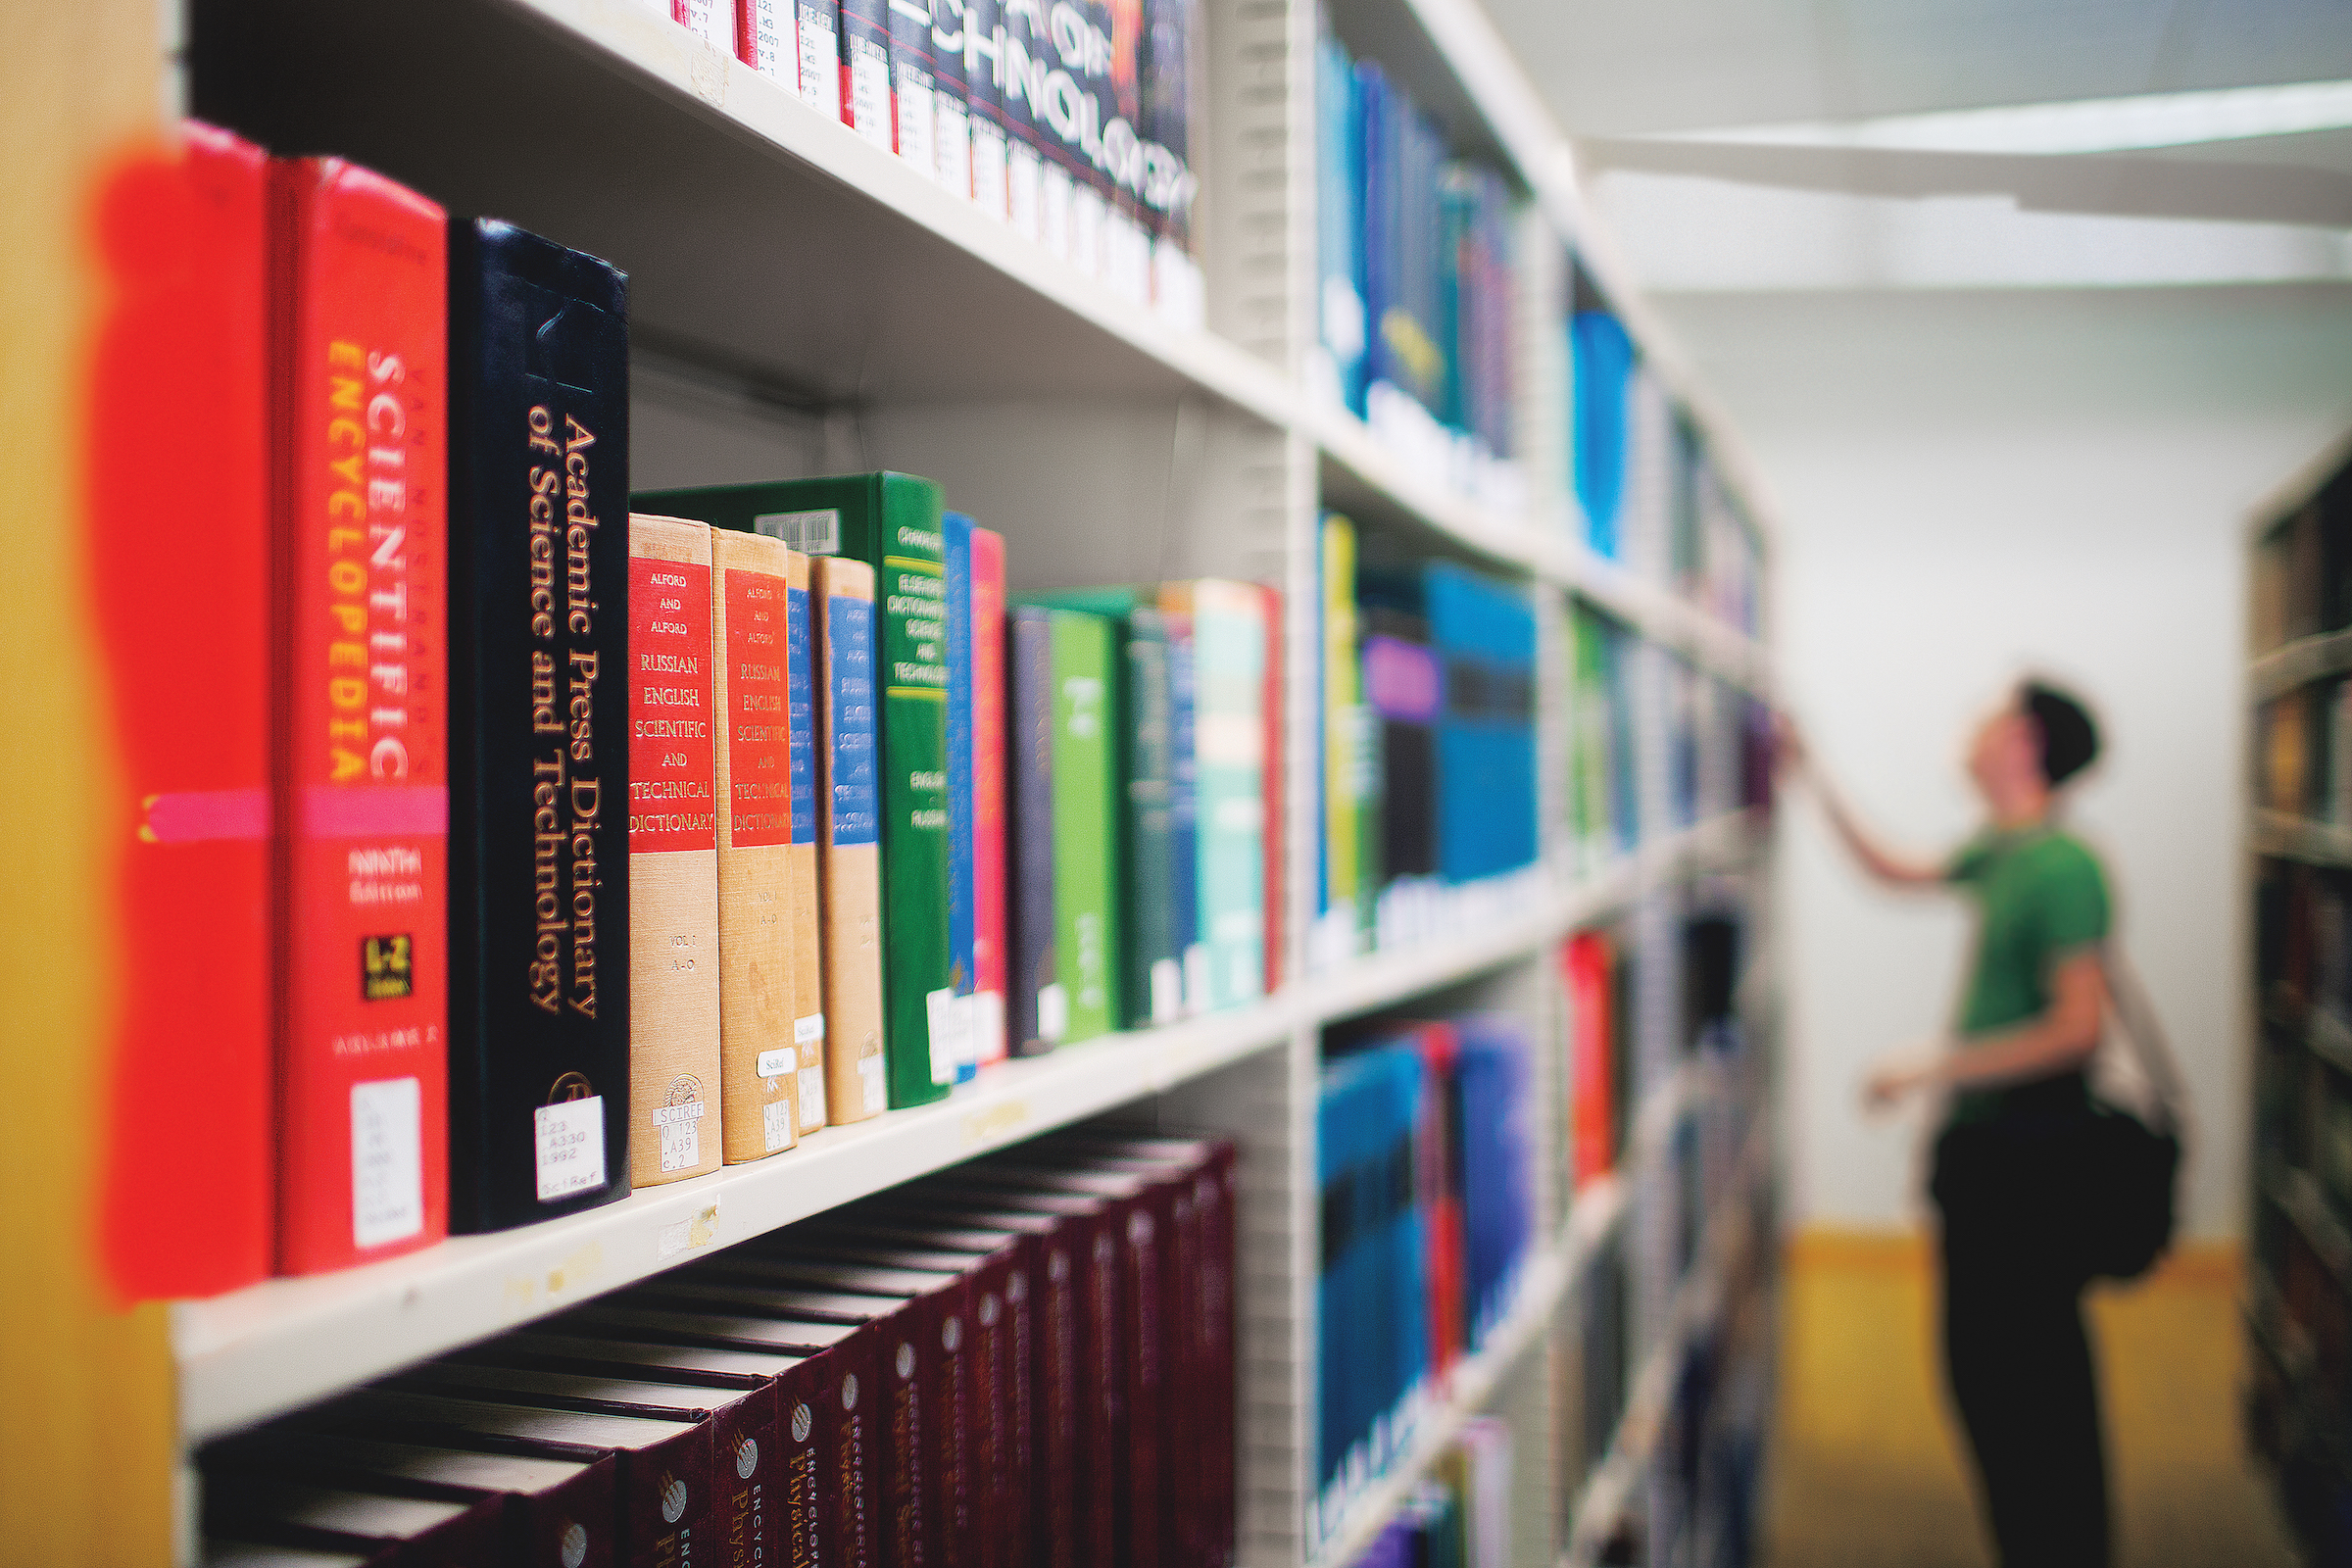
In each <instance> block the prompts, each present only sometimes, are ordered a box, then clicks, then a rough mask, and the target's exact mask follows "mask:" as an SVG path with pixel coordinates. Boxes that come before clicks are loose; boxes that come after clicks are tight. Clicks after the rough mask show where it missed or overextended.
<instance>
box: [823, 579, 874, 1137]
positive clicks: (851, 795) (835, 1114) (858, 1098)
mask: <svg viewBox="0 0 2352 1568" xmlns="http://www.w3.org/2000/svg"><path fill="white" fill-rule="evenodd" d="M809 582H810V594H809V597H810V600H811V602H812V604H813V606H814V613H815V614H816V617H817V621H818V627H819V635H818V637H817V638H816V641H817V645H818V650H819V652H818V655H817V682H818V687H817V689H818V698H817V707H818V712H819V719H820V727H819V731H818V745H817V754H816V760H817V822H818V835H819V836H818V850H817V853H818V857H819V860H820V862H821V865H822V879H823V890H824V891H823V900H822V905H823V918H824V967H825V1011H824V1018H825V1022H824V1051H825V1104H826V1110H827V1113H828V1115H829V1116H830V1118H831V1119H832V1120H833V1121H836V1122H851V1121H863V1120H865V1118H867V1117H868V1116H874V1115H879V1114H880V1113H881V1112H882V1110H883V1109H884V1108H885V1107H886V1106H887V1105H888V1103H889V1084H888V1080H887V1078H886V1076H885V1072H884V1065H883V1050H882V907H881V881H880V879H881V851H880V842H879V838H878V832H877V830H878V828H879V823H878V822H877V820H876V796H877V790H876V774H877V771H878V766H879V763H878V759H877V756H876V746H875V737H874V712H875V691H874V602H873V572H872V569H871V568H870V567H867V566H866V565H865V564H863V563H861V562H852V561H842V560H839V559H834V558H827V559H823V560H819V561H814V562H811V563H810V574H809Z"/></svg>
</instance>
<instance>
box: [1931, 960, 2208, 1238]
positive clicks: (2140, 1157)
mask: <svg viewBox="0 0 2352 1568" xmlns="http://www.w3.org/2000/svg"><path fill="white" fill-rule="evenodd" d="M2102 966H2103V967H2104V969H2105V971H2106V976H2107V996H2108V1003H2109V1006H2110V1009H2111V1010H2112V1012H2113V1013H2114V1017H2115V1021H2116V1023H2117V1024H2118V1025H2119V1026H2120V1031H2119V1032H2120V1033H2121V1034H2122V1035H2123V1037H2124V1039H2125V1041H2126V1042H2128V1043H2129V1046H2130V1049H2131V1054H2132V1056H2133V1058H2134V1059H2135V1060H2136V1061H2137V1063H2138V1065H2139V1068H2140V1071H2141V1073H2142V1074H2143V1075H2144V1076H2145V1077H2146V1079H2147V1081H2148V1087H2149V1090H2150V1091H2151V1094H2152V1096H2153V1099H2154V1101H2155V1104H2154V1106H2153V1109H2152V1113H2151V1115H2150V1116H2149V1117H2148V1118H2147V1119H2146V1120H2142V1119H2141V1117H2140V1116H2139V1115H2138V1114H2137V1113H2135V1112H2133V1111H2132V1110H2131V1109H2129V1108H2128V1107H2126V1106H2123V1105H2119V1104H2116V1103H2112V1102H2110V1101H2108V1100H2106V1099H2104V1098H2102V1097H2100V1096H2099V1095H2097V1094H2095V1093H2094V1094H2092V1095H2091V1096H2090V1105H2089V1111H2088V1114H2087V1115H2085V1114H2083V1113H2082V1112H2080V1111H2077V1112H2075V1113H2073V1114H2068V1115H2062V1116H2050V1115H2033V1116H2015V1117H2009V1116H2004V1117H1995V1118H1993V1119H1992V1120H1989V1121H1976V1122H1954V1123H1952V1124H1951V1125H1949V1126H1947V1127H1945V1128H1944V1129H1943V1131H1942V1133H1941V1134H1940V1135H1939V1136H1938V1137H1937V1138H1936V1157H1935V1168H1934V1175H1933V1178H1932V1180H1931V1183H1930V1190H1931V1192H1932V1193H1933V1194H1934V1196H1935V1199H1936V1205H1937V1206H1938V1207H1939V1208H1941V1209H1942V1211H1943V1215H1944V1223H1945V1225H1946V1226H1947V1227H1949V1226H1952V1225H1962V1226H1966V1227H1969V1228H1971V1229H1975V1228H1977V1227H1979V1226H1982V1225H1987V1224H1989V1225H1992V1226H1995V1227H1998V1228H1999V1229H2000V1230H2001V1231H2002V1232H2004V1233H2005V1234H2008V1235H2010V1236H2012V1237H2014V1238H2016V1239H2017V1240H2018V1241H2020V1242H2021V1243H2023V1242H2027V1241H2028V1240H2029V1238H2030V1239H2031V1242H2032V1244H2033V1245H2036V1246H2047V1247H2049V1248H2050V1249H2052V1250H2054V1253H2055V1254H2056V1255H2058V1256H2063V1257H2064V1258H2065V1259H2067V1260H2068V1261H2069V1263H2071V1264H2072V1265H2073V1266H2075V1267H2077V1268H2079V1269H2080V1270H2081V1272H2082V1276H2083V1277H2084V1278H2085V1279H2112V1280H2131V1279H2137V1278H2138V1277H2139V1276H2140V1275H2142V1274H2145V1273H2146V1272H2147V1271H2148V1270H2149V1268H2150V1267H2152V1266H2153V1265H2154V1264H2155V1262H2156V1259H2157V1258H2159V1257H2161V1256H2162V1255H2164V1250H2165V1249H2166V1248H2168V1247H2170V1246H2171V1245H2172V1241H2173V1230H2174V1226H2175V1223H2176V1219H2177V1215H2176V1210H2175V1191H2176V1188H2177V1186H2178V1183H2179V1179H2180V1123H2181V1106H2182V1105H2183V1104H2184V1103H2185V1102H2184V1101H2183V1099H2182V1096H2181V1087H2180V1073H2179V1072H2178V1071H2177V1070H2176V1069H2175V1067H2174V1065H2173V1059H2172V1054H2171V1053H2170V1051H2169V1050H2168V1049H2167V1048H2166V1046H2165V1042H2164V1035H2163V1032H2162V1030H2161V1028H2160V1027H2159V1026H2158V1024H2157V1022H2156V1013H2155V1009H2154V1008H2153V1007H2152V1006H2150V1005H2149V1004H2148V999H2147V993H2146V992H2145V991H2144V990H2142V989H2141V987H2140V985H2139V981H2138V978H2137V977H2136V976H2135V975H2133V974H2132V973H2131V969H2130V967H2129V966H2128V965H2127V964H2126V963H2125V962H2124V958H2123V955H2122V954H2120V953H2118V952H2116V951H2114V950H2112V949H2110V950H2108V951H2107V952H2106V953H2105V954H2104V955H2103V958H2102Z"/></svg>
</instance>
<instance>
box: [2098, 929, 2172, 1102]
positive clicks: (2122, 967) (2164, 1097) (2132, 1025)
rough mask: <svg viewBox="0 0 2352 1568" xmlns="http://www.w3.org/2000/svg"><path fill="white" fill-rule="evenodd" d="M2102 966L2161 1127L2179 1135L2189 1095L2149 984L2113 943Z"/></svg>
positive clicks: (2104, 953)
mask: <svg viewBox="0 0 2352 1568" xmlns="http://www.w3.org/2000/svg"><path fill="white" fill-rule="evenodd" d="M2099 966H2100V967H2101V968H2102V969H2104V970H2105V971H2106V974H2107V1002H2108V1005H2109V1006H2110V1007H2111V1008H2113V1009H2114V1012H2115V1021H2116V1022H2117V1023H2119V1024H2122V1025H2123V1035H2124V1038H2125V1040H2127V1041H2129V1042H2130V1043H2131V1054H2132V1056H2133V1057H2134V1058H2135V1059H2136V1060H2137V1061H2138V1062H2139V1067H2140V1071H2142V1072H2144V1073H2146V1074H2147V1077H2148V1087H2149V1088H2150V1089H2152V1090H2154V1091H2155V1094H2156V1105H2157V1108H2158V1109H2159V1110H2160V1111H2162V1112H2163V1116H2164V1121H2165V1125H2164V1127H2163V1128H2161V1129H2160V1130H2161V1131H2164V1132H2168V1133H2172V1134H2174V1135H2176V1136H2178V1135H2179V1133H2180V1123H2181V1121H2182V1120H2183V1112H2184V1111H2185V1109H2186V1107H2187V1104H2188V1097H2187V1094H2186V1092H2185V1091H2184V1090H2183V1088H2182V1087H2181V1081H2180V1065H2179V1064H2178V1063H2177V1062H2176V1061H2175V1059H2174V1057H2173V1050H2172V1046H2171V1045H2170V1044H2169V1043H2168V1042H2167V1041H2166V1039H2165V1034H2164V1025H2163V1024H2161V1023H2159V1022H2158V1021H2157V1018H2156V1006H2155V1004H2153V1003H2152V1002H2150V1001H2149V1000H2148V992H2147V987H2145V986H2144V985H2142V984H2141V983H2140V979H2139V975H2138V973H2137V971H2135V970H2134V969H2133V968H2132V967H2131V960H2129V959H2127V958H2126V957H2125V956H2124V954H2123V950H2122V949H2121V948H2120V947H2117V946H2115V945H2114V944H2112V943H2110V944H2108V945H2107V946H2106V947H2104V948H2102V949H2101V950H2100V953H2099Z"/></svg>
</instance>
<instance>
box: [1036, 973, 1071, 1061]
mask: <svg viewBox="0 0 2352 1568" xmlns="http://www.w3.org/2000/svg"><path fill="white" fill-rule="evenodd" d="M1069 1027H1070V994H1069V992H1068V991H1067V990H1065V989H1063V987H1062V984H1061V982H1060V981H1058V980H1056V981H1054V983H1053V984H1052V985H1050V986H1039V987H1038V988H1037V1037H1038V1038H1039V1039H1040V1040H1043V1041H1044V1042H1046V1044H1048V1045H1050V1046H1057V1045H1059V1044H1061V1037H1062V1036H1063V1035H1064V1034H1066V1033H1068V1031H1069Z"/></svg>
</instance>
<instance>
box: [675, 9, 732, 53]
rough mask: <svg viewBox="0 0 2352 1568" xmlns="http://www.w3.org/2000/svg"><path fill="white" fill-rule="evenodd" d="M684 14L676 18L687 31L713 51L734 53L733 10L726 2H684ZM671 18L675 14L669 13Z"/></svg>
mask: <svg viewBox="0 0 2352 1568" xmlns="http://www.w3.org/2000/svg"><path fill="white" fill-rule="evenodd" d="M685 9H686V14H685V15H684V16H682V17H677V20H678V21H679V22H682V23H684V24H685V25H686V27H687V30H688V31H690V32H692V33H693V34H694V35H695V36H696V37H698V38H700V39H702V40H703V42H705V43H707V44H709V45H710V46H711V48H713V49H723V50H725V51H726V52H727V53H728V54H733V53H734V52H735V8H734V6H733V5H731V4H728V3H726V0H686V7H685ZM671 15H672V16H673V17H675V16H676V13H675V12H674V11H673V12H672V13H671Z"/></svg>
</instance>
